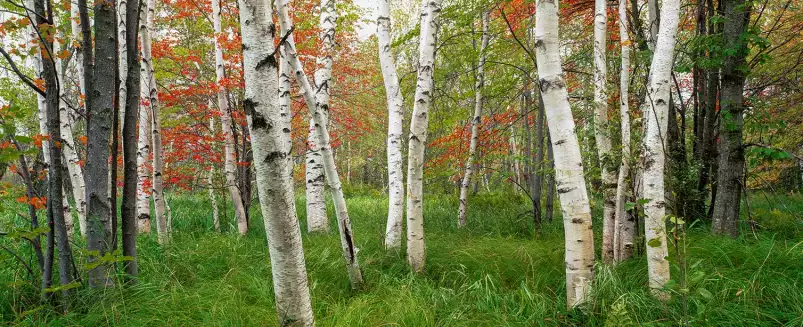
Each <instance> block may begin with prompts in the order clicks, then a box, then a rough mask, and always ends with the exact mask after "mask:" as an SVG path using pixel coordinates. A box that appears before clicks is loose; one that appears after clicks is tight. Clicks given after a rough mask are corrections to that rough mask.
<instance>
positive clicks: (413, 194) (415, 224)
mask: <svg viewBox="0 0 803 327" xmlns="http://www.w3.org/2000/svg"><path fill="white" fill-rule="evenodd" d="M440 11H441V1H440V0H431V1H430V0H423V1H422V2H421V33H420V35H421V39H420V41H419V43H418V80H417V82H416V88H415V102H413V116H412V119H411V121H410V136H409V140H408V150H407V152H408V155H407V263H409V264H410V267H411V268H412V270H413V271H414V272H417V273H421V272H423V271H424V264H425V262H426V246H425V243H424V149H425V147H426V142H427V126H428V125H429V124H428V121H429V107H430V106H431V105H432V92H433V91H434V88H435V78H434V76H433V73H434V70H435V48H436V37H437V35H438V27H439V26H440V23H439V17H438V16H440Z"/></svg>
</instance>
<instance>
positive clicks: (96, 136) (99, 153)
mask: <svg viewBox="0 0 803 327" xmlns="http://www.w3.org/2000/svg"><path fill="white" fill-rule="evenodd" d="M82 1H84V0H82ZM79 6H81V4H80V3H79ZM115 9H116V6H115V1H114V0H111V1H106V0H103V1H98V2H95V6H94V13H95V27H94V28H95V55H96V58H95V60H94V63H93V64H91V65H89V66H85V67H84V69H85V70H91V71H92V75H93V77H92V78H87V81H89V80H92V82H91V83H87V89H88V90H92V91H91V92H87V101H88V103H89V109H90V110H89V112H88V114H87V115H88V118H87V136H88V142H87V159H86V193H87V196H86V199H87V224H88V225H89V226H88V227H89V229H88V235H89V237H88V240H87V247H88V249H89V250H90V251H97V252H96V253H97V256H95V255H90V257H89V261H90V262H95V261H96V260H98V258H99V257H102V256H104V255H105V254H106V253H107V252H108V251H110V249H111V245H112V242H113V241H112V237H113V235H112V233H113V231H112V226H111V220H112V217H111V204H110V203H109V198H108V196H109V175H108V172H109V163H108V160H109V149H110V148H109V139H110V134H111V128H112V126H111V125H112V120H113V117H112V114H113V106H114V103H113V100H114V93H115V92H116V89H115V76H114V73H113V72H114V71H115V70H114V68H115V55H116V54H115V53H116V51H115V50H116V43H117V42H116V41H115V36H116V35H115V32H114V26H115V21H116V14H115ZM83 10H85V9H84V8H82V11H83ZM81 16H82V17H84V14H83V13H82V15H81ZM84 23H85V22H84V19H82V20H81V24H82V26H83V24H84ZM86 23H88V22H86ZM87 25H88V24H87ZM87 27H88V26H87ZM87 32H88V31H87V30H84V42H85V45H84V46H85V47H86V46H88V44H89V43H91V40H92V38H91V36H88V35H87ZM87 57H89V59H92V58H91V56H87V55H85V56H84V60H86V59H87ZM110 72H111V73H110ZM90 84H91V85H90ZM109 268H110V266H109V265H108V264H105V263H99V265H98V266H97V267H95V268H93V269H91V270H90V271H89V285H90V286H91V287H104V286H107V285H110V284H111V283H112V280H111V279H110V272H109Z"/></svg>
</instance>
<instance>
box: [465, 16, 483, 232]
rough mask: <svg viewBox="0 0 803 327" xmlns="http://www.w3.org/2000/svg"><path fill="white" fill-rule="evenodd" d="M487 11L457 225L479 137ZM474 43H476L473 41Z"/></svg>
mask: <svg viewBox="0 0 803 327" xmlns="http://www.w3.org/2000/svg"><path fill="white" fill-rule="evenodd" d="M488 38H489V35H488V12H487V11H486V12H483V13H482V37H481V39H482V40H481V41H480V52H479V63H478V64H477V75H476V82H475V85H474V117H473V118H472V119H471V142H470V143H469V146H468V159H466V173H465V174H464V175H463V182H462V183H460V206H459V207H458V208H457V227H458V228H461V227H463V226H465V225H466V214H467V209H468V208H467V205H468V186H469V184H470V183H471V175H472V174H473V173H474V160H475V157H476V156H477V140H478V139H479V137H480V135H479V134H480V133H479V130H480V121H481V119H482V101H483V98H482V91H483V88H484V86H485V55H486V54H485V51H486V48H488ZM475 44H476V43H475Z"/></svg>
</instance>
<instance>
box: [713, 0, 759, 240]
mask: <svg viewBox="0 0 803 327" xmlns="http://www.w3.org/2000/svg"><path fill="white" fill-rule="evenodd" d="M722 3H723V7H724V8H723V9H724V10H723V11H724V18H725V22H724V25H723V39H724V45H725V47H724V49H725V50H727V51H726V52H725V55H724V60H723V67H722V99H721V106H722V113H721V115H720V116H721V117H720V121H721V122H720V128H719V130H720V138H721V141H720V142H719V162H718V165H717V191H716V202H715V203H714V212H713V217H712V220H713V225H712V230H713V232H714V233H715V234H721V235H729V236H731V237H737V236H738V235H739V224H738V222H739V209H740V204H741V195H742V192H741V190H742V184H743V177H744V170H743V167H744V147H743V145H742V125H743V123H744V82H745V78H746V75H747V74H746V69H747V64H746V58H747V55H748V53H749V52H750V49H749V48H748V46H747V43H746V42H745V38H744V33H745V30H746V26H747V23H748V22H749V17H750V3H749V2H746V1H745V0H723V1H722Z"/></svg>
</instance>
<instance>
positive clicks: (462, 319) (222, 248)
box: [0, 192, 803, 326]
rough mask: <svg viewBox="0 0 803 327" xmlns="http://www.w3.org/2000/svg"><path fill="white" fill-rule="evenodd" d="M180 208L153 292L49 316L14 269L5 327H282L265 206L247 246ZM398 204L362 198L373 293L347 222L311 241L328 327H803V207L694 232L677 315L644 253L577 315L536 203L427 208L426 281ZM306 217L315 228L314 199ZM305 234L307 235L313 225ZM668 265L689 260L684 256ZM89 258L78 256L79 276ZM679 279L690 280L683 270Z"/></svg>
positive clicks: (765, 209) (1, 290)
mask: <svg viewBox="0 0 803 327" xmlns="http://www.w3.org/2000/svg"><path fill="white" fill-rule="evenodd" d="M170 200H171V201H170V205H171V207H172V215H173V224H174V226H175V233H174V235H173V241H172V243H171V244H170V245H168V246H166V247H163V248H162V247H159V246H158V245H157V244H156V242H155V237H153V235H152V236H150V237H149V236H141V237H140V239H139V249H138V251H139V268H140V270H139V272H140V279H139V281H140V282H139V284H137V285H136V286H132V287H126V288H112V289H108V290H106V291H105V293H103V294H93V293H92V291H91V290H87V289H86V288H80V289H78V295H77V296H76V299H75V300H74V303H73V308H72V310H71V311H70V313H68V314H61V313H56V312H55V311H54V310H53V309H52V308H50V307H48V306H38V305H37V304H36V302H35V301H33V300H31V298H34V299H35V298H36V296H35V292H33V291H30V290H29V291H27V292H28V293H31V294H32V295H28V296H26V295H25V294H26V287H25V286H20V285H21V283H20V280H22V279H24V278H22V277H20V276H24V274H23V273H21V271H22V270H21V268H20V267H16V268H14V267H12V265H6V267H5V268H2V267H0V299H2V300H0V324H1V323H2V322H3V321H5V322H6V323H9V324H11V325H41V326H44V325H47V326H70V325H82V326H111V325H114V326H274V325H276V324H277V320H276V313H275V307H274V303H273V290H272V283H271V272H270V264H269V257H268V251H267V247H266V244H265V243H266V241H265V236H264V235H265V232H264V228H263V227H262V226H263V225H262V221H261V218H259V213H258V210H259V208H258V207H259V206H258V204H257V203H256V202H255V205H254V206H253V207H252V208H253V209H252V211H253V212H252V216H253V218H252V221H251V226H252V227H251V228H252V230H251V231H250V232H249V235H248V236H247V237H238V236H236V235H235V234H233V233H230V232H226V233H222V234H219V233H215V232H213V231H211V210H210V206H209V203H208V198H206V197H203V196H191V195H181V196H173V197H172V198H170ZM386 203H387V200H386V199H385V198H383V197H382V196H381V195H380V194H379V193H373V194H372V193H371V192H363V193H360V194H352V196H350V197H349V200H348V206H349V210H350V213H351V219H352V222H353V226H354V229H355V233H354V234H355V238H356V242H357V244H358V246H359V248H360V251H359V259H360V261H361V265H362V268H363V271H364V276H365V280H366V283H367V284H366V286H365V288H364V289H362V290H360V291H353V290H351V288H350V286H349V282H348V278H347V276H346V270H345V268H344V262H343V257H342V255H341V252H340V245H339V238H338V235H337V232H336V229H335V228H334V226H335V221H334V217H333V215H332V216H330V219H331V222H332V223H331V224H332V226H333V228H332V231H331V232H330V233H329V234H325V235H309V234H307V233H306V232H305V233H303V234H304V249H305V254H306V263H307V269H308V272H309V281H310V289H311V292H312V303H313V309H314V312H315V318H316V322H317V325H318V326H567V325H572V326H625V325H642V326H643V325H647V326H677V325H680V324H681V323H682V322H683V321H688V322H689V323H690V325H694V326H784V325H786V326H801V325H803V244H802V243H803V228H801V221H800V217H801V216H802V215H803V197H801V196H800V195H797V196H774V197H768V198H766V199H764V198H761V197H756V198H755V199H754V200H753V201H752V203H751V209H752V213H753V215H754V216H755V219H756V220H757V221H758V222H759V223H760V224H761V226H763V227H764V228H763V229H761V230H759V231H758V232H757V234H755V236H754V235H753V234H752V233H751V232H750V229H749V228H746V229H744V230H743V231H744V232H745V233H743V236H742V237H740V238H739V239H735V240H734V239H728V238H720V237H712V236H709V231H710V230H709V229H708V227H707V226H706V225H705V224H699V225H695V226H694V227H692V228H691V230H690V232H689V235H688V237H686V238H685V240H686V242H685V243H686V245H687V246H686V249H687V251H686V255H685V256H684V257H683V258H684V259H685V262H687V266H688V267H687V268H686V269H685V271H686V275H687V276H688V277H687V278H685V283H686V287H685V289H687V291H683V292H684V293H686V294H687V296H685V301H684V297H682V296H680V295H678V294H675V295H673V296H672V298H671V299H670V300H669V301H668V302H666V303H663V302H660V301H657V300H654V299H653V298H652V297H651V296H650V295H649V291H648V289H647V269H646V259H645V257H644V256H643V254H641V253H639V254H638V255H637V257H636V258H634V259H632V260H629V261H627V262H624V263H622V264H620V265H618V266H617V267H615V268H611V267H608V266H604V265H600V266H598V267H597V275H596V280H595V282H594V289H593V294H592V296H591V300H590V302H589V303H588V304H587V305H586V306H584V307H582V308H580V309H578V310H573V311H567V310H566V308H565V306H566V303H565V289H564V288H565V282H564V268H563V267H564V265H563V235H562V224H561V221H560V220H559V219H557V220H555V221H554V222H552V223H546V224H544V225H543V226H542V227H541V228H540V229H539V230H538V231H537V232H535V233H534V232H533V231H532V230H533V224H532V222H531V215H530V214H528V213H527V210H529V208H528V207H529V206H528V204H527V203H526V202H525V201H522V200H519V199H517V197H516V196H511V195H510V194H503V195H478V196H476V197H473V198H472V199H471V206H470V211H469V212H470V214H469V219H468V225H469V226H468V228H466V229H464V230H457V228H456V227H455V219H456V218H455V217H456V212H457V201H456V196H450V197H445V196H429V197H428V198H427V199H426V202H425V217H426V233H427V234H426V242H427V266H426V272H425V273H424V274H423V275H414V274H411V273H410V271H409V269H408V267H407V265H406V264H405V259H404V255H403V254H401V253H388V252H387V251H385V250H384V249H383V246H382V239H383V234H384V230H385V217H386V212H387V204H386ZM556 205H557V203H556ZM297 207H298V210H299V216H300V217H304V205H303V199H300V201H299V202H298V206H297ZM330 209H331V206H330ZM598 209H599V208H598V207H595V211H598ZM556 210H557V208H556ZM558 211H559V210H558ZM331 212H333V211H330V213H331ZM595 216H598V215H595ZM556 217H559V212H556ZM228 220H230V216H229V217H228V219H225V221H228ZM599 226H600V224H599V223H598V222H597V221H595V228H596V229H598V228H599ZM224 227H228V228H226V229H228V230H232V229H233V228H231V227H229V226H224ZM301 227H302V230H306V226H304V223H303V219H302V224H301ZM599 234H600V233H599V232H597V233H595V235H597V236H599ZM597 244H599V243H598V242H597ZM77 246H83V245H82V244H79V245H77ZM597 251H598V252H599V249H597ZM640 252H641V251H640ZM670 252H671V253H672V255H671V256H672V261H673V262H677V255H676V251H675V250H674V248H673V249H671V250H670ZM84 255H85V254H82V253H79V254H78V256H79V268H80V266H81V265H83V263H82V261H83V259H82V256H84ZM2 262H13V261H11V260H3V261H2ZM0 266H2V265H0ZM672 273H673V274H672V276H673V278H675V279H676V282H680V280H678V279H677V277H678V276H679V275H680V274H679V270H678V265H677V264H676V263H675V264H673V271H672ZM15 276H16V277H15ZM28 289H31V290H35V288H28ZM26 301H29V302H27V304H26ZM684 302H685V303H686V305H685V307H686V309H685V310H684ZM25 310H27V311H25Z"/></svg>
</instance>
